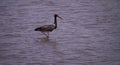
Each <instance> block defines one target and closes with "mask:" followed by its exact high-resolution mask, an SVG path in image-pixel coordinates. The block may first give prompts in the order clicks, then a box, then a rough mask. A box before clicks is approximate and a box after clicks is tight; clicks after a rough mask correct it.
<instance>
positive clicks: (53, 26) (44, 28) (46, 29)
mask: <svg viewBox="0 0 120 65" xmlns="http://www.w3.org/2000/svg"><path fill="white" fill-rule="evenodd" d="M57 17H59V16H58V15H57V14H55V15H54V23H53V24H51V25H43V26H41V27H38V28H36V29H35V31H41V32H51V31H53V30H54V29H56V28H57ZM59 18H61V17H59ZM61 19H62V18H61Z"/></svg>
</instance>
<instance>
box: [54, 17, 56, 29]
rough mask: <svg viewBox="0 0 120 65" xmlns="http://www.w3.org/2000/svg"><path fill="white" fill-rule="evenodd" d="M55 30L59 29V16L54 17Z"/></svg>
mask: <svg viewBox="0 0 120 65" xmlns="http://www.w3.org/2000/svg"><path fill="white" fill-rule="evenodd" d="M54 24H55V29H56V28H57V16H54Z"/></svg>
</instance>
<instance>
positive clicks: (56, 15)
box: [54, 14, 63, 20]
mask: <svg viewBox="0 0 120 65" xmlns="http://www.w3.org/2000/svg"><path fill="white" fill-rule="evenodd" d="M54 16H55V17H58V18H60V19H62V20H63V18H62V17H60V16H59V15H58V14H54Z"/></svg>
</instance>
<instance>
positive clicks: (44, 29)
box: [35, 25, 55, 32]
mask: <svg viewBox="0 0 120 65" xmlns="http://www.w3.org/2000/svg"><path fill="white" fill-rule="evenodd" d="M54 29H55V25H44V26H41V27H38V28H36V29H35V31H41V32H52V31H53V30H54Z"/></svg>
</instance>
